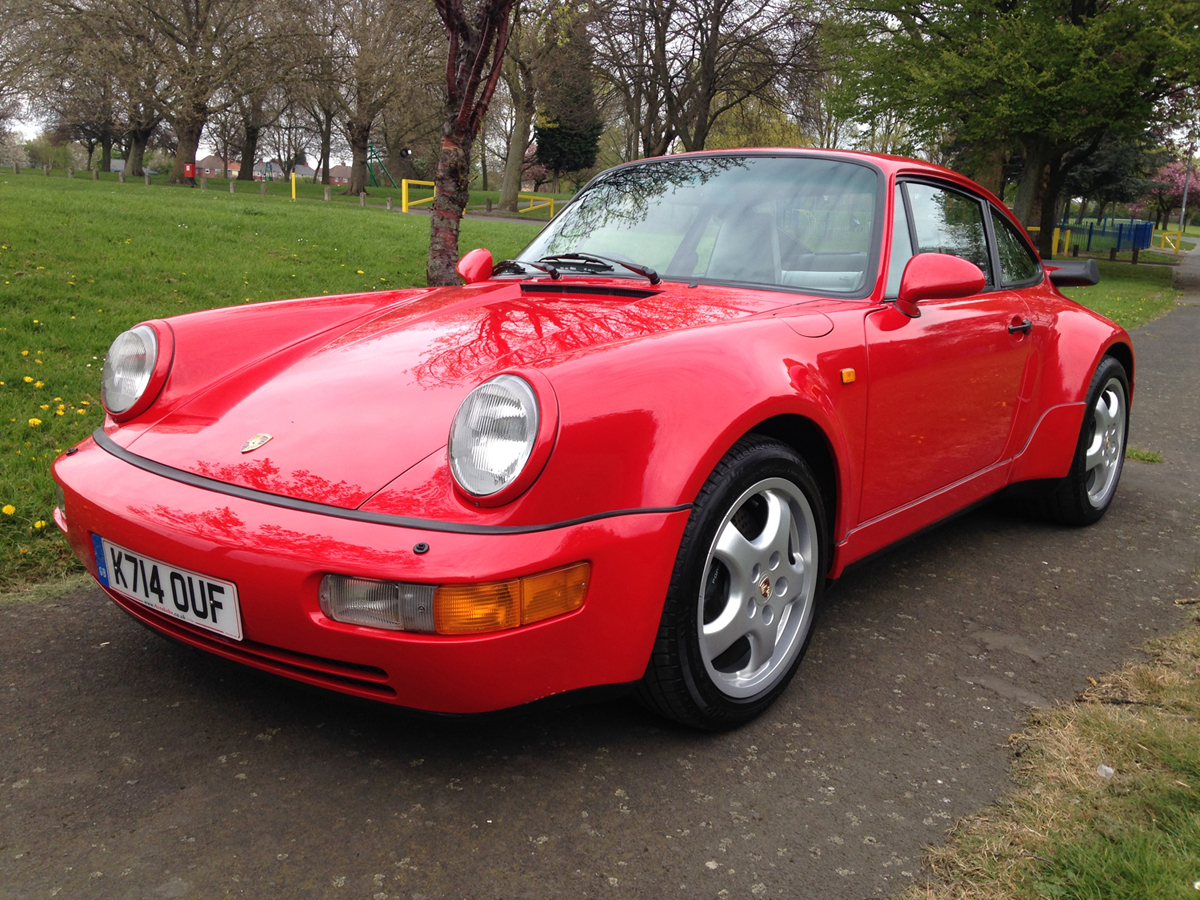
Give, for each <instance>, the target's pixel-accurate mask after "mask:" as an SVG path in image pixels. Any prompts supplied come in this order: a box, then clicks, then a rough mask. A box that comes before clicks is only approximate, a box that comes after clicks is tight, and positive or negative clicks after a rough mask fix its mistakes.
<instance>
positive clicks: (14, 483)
mask: <svg viewBox="0 0 1200 900" xmlns="http://www.w3.org/2000/svg"><path fill="white" fill-rule="evenodd" d="M255 187H256V188H257V186H255ZM316 187H317V188H318V189H319V188H320V186H319V185H317V186H316ZM539 227H541V226H540V224H537V223H530V224H528V225H527V224H525V223H523V222H510V221H503V220H500V221H473V220H470V219H467V220H465V221H464V222H463V226H462V243H461V250H462V252H464V253H465V252H466V251H467V250H470V249H473V248H475V247H480V246H486V247H489V248H490V249H491V250H492V252H493V253H494V254H495V255H496V258H498V259H500V258H504V257H508V256H512V255H514V254H515V253H517V252H518V251H519V250H520V249H521V247H523V246H524V245H525V244H526V243H528V242H529V240H530V239H531V238H532V237H533V235H534V234H536V233H537V230H538V228H539ZM428 247H429V219H428V218H427V217H425V216H405V215H402V214H399V213H394V214H388V213H387V212H385V211H383V210H379V209H360V208H358V207H357V205H354V204H340V203H313V202H303V203H301V202H297V203H292V202H291V201H290V200H287V199H284V198H283V197H280V196H275V195H268V196H266V197H263V196H260V195H259V194H258V192H257V190H255V191H254V192H253V193H246V194H235V195H230V194H229V193H228V192H227V191H225V192H222V191H212V190H210V191H198V190H191V189H187V188H178V187H166V186H160V185H155V186H153V187H150V188H147V187H146V186H145V185H144V184H142V183H135V182H131V183H127V184H123V185H122V184H118V183H116V182H115V181H100V182H94V181H91V180H90V179H83V178H76V179H73V180H68V179H67V178H65V177H61V176H60V177H51V178H46V177H44V176H43V175H41V174H40V173H37V174H31V173H29V172H28V170H27V171H26V172H22V174H21V175H19V176H13V175H11V174H7V175H6V174H3V173H0V423H3V426H4V427H3V429H2V431H0V591H2V590H5V589H9V588H12V587H14V586H17V585H21V584H26V583H29V582H32V581H37V580H40V579H44V578H48V577H54V576H57V575H60V574H63V573H65V572H67V571H69V570H71V569H72V568H73V567H74V565H75V563H74V562H73V560H72V558H71V557H70V555H69V553H68V552H67V550H66V546H65V543H64V542H63V541H62V539H61V538H60V537H59V535H58V530H57V529H56V528H55V527H54V525H53V522H51V520H50V510H51V508H52V502H53V500H52V498H53V493H54V485H53V481H52V479H51V477H50V463H51V462H52V461H53V459H54V457H55V456H56V455H57V454H58V453H59V452H61V451H62V450H64V449H66V448H67V447H69V446H71V445H72V444H74V443H76V442H77V441H79V440H82V439H83V438H84V437H86V436H87V435H88V434H90V433H91V432H92V430H93V429H95V428H96V427H97V426H98V425H99V424H100V423H101V421H102V420H103V412H102V411H101V408H100V402H99V401H100V398H99V382H100V368H101V365H102V363H103V360H104V354H105V352H106V351H107V349H108V345H109V344H110V343H111V341H112V339H113V338H114V337H115V336H116V335H117V334H118V333H120V332H121V331H123V330H125V329H126V328H129V327H130V326H132V325H134V324H136V323H137V322H139V321H142V320H144V319H148V318H155V317H160V316H170V315H175V314H178V313H182V312H190V311H194V310H198V309H206V308H209V307H213V306H227V305H230V304H234V303H246V302H257V301H261V300H276V299H280V298H285V297H302V296H310V295H320V294H334V293H346V292H352V291H362V290H379V289H387V288H403V287H413V286H417V285H423V284H424V283H425V257H426V254H427V252H428Z"/></svg>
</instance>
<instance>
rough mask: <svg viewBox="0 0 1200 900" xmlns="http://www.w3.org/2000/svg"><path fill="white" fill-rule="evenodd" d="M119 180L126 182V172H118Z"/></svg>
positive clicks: (122, 182)
mask: <svg viewBox="0 0 1200 900" xmlns="http://www.w3.org/2000/svg"><path fill="white" fill-rule="evenodd" d="M117 181H119V182H120V183H121V184H124V183H125V173H124V172H123V171H122V172H118V173H117Z"/></svg>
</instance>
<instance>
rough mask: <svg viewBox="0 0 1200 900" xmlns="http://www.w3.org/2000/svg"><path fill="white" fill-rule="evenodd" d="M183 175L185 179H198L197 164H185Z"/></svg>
mask: <svg viewBox="0 0 1200 900" xmlns="http://www.w3.org/2000/svg"><path fill="white" fill-rule="evenodd" d="M183 175H184V177H185V178H195V177H196V164H195V163H184V164H183Z"/></svg>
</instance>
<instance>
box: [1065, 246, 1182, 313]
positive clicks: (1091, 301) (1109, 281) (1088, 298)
mask: <svg viewBox="0 0 1200 900" xmlns="http://www.w3.org/2000/svg"><path fill="white" fill-rule="evenodd" d="M1099 265H1100V283H1099V284H1098V285H1095V286H1094V287H1077V288H1065V289H1064V290H1063V293H1064V294H1065V295H1066V296H1068V297H1070V298H1071V299H1072V300H1075V301H1077V302H1079V303H1082V304H1083V305H1084V306H1086V307H1088V308H1089V309H1094V310H1095V311H1096V312H1098V313H1100V314H1101V315H1104V316H1108V318H1110V319H1112V320H1113V321H1114V322H1116V323H1117V324H1118V325H1121V326H1123V327H1125V328H1137V327H1138V326H1139V325H1145V324H1146V323H1147V322H1150V321H1153V320H1154V319H1157V318H1158V317H1159V316H1162V315H1165V314H1166V313H1167V312H1168V311H1169V310H1171V309H1174V308H1175V298H1176V297H1178V296H1179V291H1177V290H1175V288H1173V287H1172V286H1171V284H1172V278H1173V275H1172V272H1173V270H1172V269H1170V268H1168V267H1166V266H1131V265H1129V264H1128V263H1119V262H1116V263H1112V262H1108V261H1106V260H1101V261H1100V262H1099Z"/></svg>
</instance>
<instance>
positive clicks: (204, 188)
mask: <svg viewBox="0 0 1200 900" xmlns="http://www.w3.org/2000/svg"><path fill="white" fill-rule="evenodd" d="M200 190H202V191H207V190H208V179H207V178H205V177H204V176H203V175H201V176H200Z"/></svg>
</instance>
